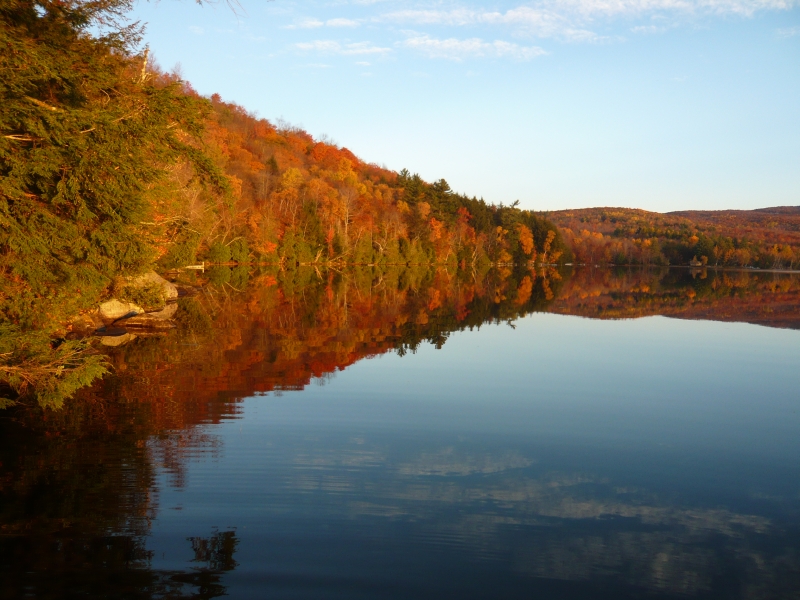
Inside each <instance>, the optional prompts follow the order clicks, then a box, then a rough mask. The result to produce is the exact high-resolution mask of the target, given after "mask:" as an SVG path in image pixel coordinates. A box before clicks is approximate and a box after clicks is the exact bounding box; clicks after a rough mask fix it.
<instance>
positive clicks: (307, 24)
mask: <svg viewBox="0 0 800 600" xmlns="http://www.w3.org/2000/svg"><path fill="white" fill-rule="evenodd" d="M359 25H360V23H359V22H358V21H355V20H353V19H344V18H337V19H328V20H327V21H321V20H320V19H315V18H310V17H309V18H305V19H301V20H300V21H297V22H296V23H293V24H291V25H286V26H285V27H284V29H318V28H320V27H358V26H359Z"/></svg>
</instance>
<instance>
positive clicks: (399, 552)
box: [0, 281, 800, 599]
mask: <svg viewBox="0 0 800 600" xmlns="http://www.w3.org/2000/svg"><path fill="white" fill-rule="evenodd" d="M519 285H523V284H522V283H520V284H519ZM563 285H565V286H568V285H569V281H567V283H565V284H563ZM637 285H638V284H637ZM792 285H796V282H794V283H793V284H792ZM512 287H517V286H512ZM584 287H586V286H584ZM448 289H449V288H448ZM564 290H565V288H563V287H562V288H561V291H560V294H561V295H560V296H559V295H558V294H556V297H555V298H554V299H552V302H553V303H552V304H550V305H549V306H550V309H551V310H554V309H555V308H557V307H559V306H562V305H563V301H564V293H565V291H564ZM426 293H427V292H426ZM543 293H545V292H543ZM337 294H338V292H337ZM427 294H428V295H426V296H425V297H424V298H423V300H424V301H425V302H427V305H426V306H427V307H430V306H431V303H432V301H431V300H430V298H431V297H432V292H431V293H427ZM535 295H536V293H535V291H534V293H533V296H535ZM328 296H330V293H329V294H328ZM489 296H490V297H491V294H490V295H489ZM284 297H285V291H284ZM337 297H338V296H337ZM587 297H589V298H591V296H590V295H589V296H587ZM739 297H741V296H739ZM692 298H694V296H692ZM511 299H512V300H513V298H511ZM334 300H335V298H334ZM784 300H785V298H784ZM559 302H562V304H559ZM389 304H391V303H389ZM456 304H457V302H456ZM784 304H785V302H784ZM442 305H443V306H446V305H447V303H446V302H444V303H443V304H442ZM241 306H245V305H244V304H242V305H241ZM381 306H382V307H383V308H380V310H384V309H385V306H384V305H381ZM387 306H388V305H387ZM273 308H274V307H273ZM473 309H474V311H473V312H475V311H477V309H475V308H474V306H473ZM546 309H547V308H546V307H545V310H546ZM242 310H243V309H241V307H240V310H239V312H240V313H241V312H242ZM275 310H277V309H275ZM375 310H378V308H375ZM436 310H437V308H436V307H434V308H433V309H430V310H429V311H428V313H426V314H429V315H430V316H426V317H425V318H426V319H431V318H432V317H433V316H435V314H437V313H436ZM587 310H588V309H587ZM234 312H236V311H234ZM323 312H324V311H323V310H322V309H321V308H320V306H317V307H316V308H314V312H313V314H315V315H316V319H317V320H318V321H321V320H324V317H323V316H322V315H323ZM522 312H523V313H524V312H525V311H522ZM558 312H564V311H563V310H559V311H558ZM575 312H579V311H575ZM662 312H663V311H662ZM393 314H394V313H393ZM411 314H412V315H413V314H416V315H417V317H416V318H417V323H418V324H419V321H420V320H421V317H420V316H419V313H415V312H412V313H411ZM239 318H240V319H241V318H245V319H246V315H245V317H241V315H240V317H239ZM393 318H401V317H397V315H395V316H394V317H393ZM727 320H730V319H727ZM259 323H260V324H259ZM251 325H252V328H254V329H264V330H267V331H269V330H270V329H269V326H268V324H265V323H263V322H258V323H257V322H256V321H253V322H252V324H251ZM312 326H313V320H312V322H311V323H309V327H312ZM336 327H339V328H340V329H341V328H342V327H344V325H342V324H341V323H340V324H339V325H338V326H334V329H336ZM348 327H354V325H348ZM357 333H358V335H360V336H362V338H365V339H366V338H375V337H376V336H378V337H379V333H380V332H379V331H378V329H377V328H376V329H368V328H366V327H362V328H361V329H358V332H357ZM219 336H220V337H219V338H218V339H222V338H221V334H219ZM240 337H241V334H240ZM334 337H335V336H334ZM180 339H182V340H184V341H183V342H180V343H183V344H187V343H189V342H186V341H185V340H186V339H189V338H180ZM226 339H227V338H226ZM247 339H249V338H246V339H244V340H240V344H239V346H235V345H234V346H233V347H232V348H229V347H227V346H226V347H224V348H221V349H220V352H222V353H225V352H227V353H228V355H229V357H231V353H233V356H232V357H231V362H234V363H241V362H242V360H245V359H243V358H242V356H241V355H239V354H236V352H237V351H240V350H241V347H246V349H247V348H250V349H249V350H247V352H246V353H245V354H247V356H250V355H252V353H253V352H254V350H252V347H251V346H248V342H247ZM309 339H310V334H309ZM309 339H306V340H305V342H306V348H307V346H308V344H309ZM220 343H221V344H222V342H220ZM223 345H224V344H223ZM390 346H391V344H390ZM153 348H156V349H155V350H152V352H154V353H155V354H154V356H151V357H150V358H149V359H148V360H149V361H150V362H148V363H147V364H149V365H151V367H150V368H151V369H152V370H153V373H149V372H144V371H137V372H135V373H130V371H131V370H136V368H135V364H133V363H131V362H130V356H131V355H130V354H129V355H128V359H129V362H128V363H126V364H127V365H128V367H127V371H126V372H128V375H127V376H129V377H130V378H131V379H129V380H126V379H125V378H124V377H123V376H122V375H120V380H119V381H118V383H117V384H116V385H117V386H122V385H124V384H125V383H124V382H125V381H135V382H138V385H140V386H142V387H140V388H136V389H137V390H144V389H148V386H149V387H150V388H152V387H156V388H157V389H156V395H157V396H159V397H160V398H162V397H165V395H169V394H177V392H176V391H175V390H172V391H170V390H169V389H167V387H168V386H167V387H164V386H163V384H161V383H159V381H158V380H156V374H155V373H156V371H157V370H158V368H159V366H158V365H159V362H158V360H159V357H158V352H159V351H158V349H157V348H158V346H153ZM237 348H238V349H239V350H237ZM281 348H282V350H281V351H282V352H284V354H291V353H292V352H295V353H298V352H300V350H298V349H296V348H294V349H292V348H291V347H290V346H288V345H287V344H284V345H283V346H282V347H281ZM798 350H800V330H796V329H789V328H773V327H765V326H761V325H753V324H748V323H741V322H720V321H707V320H685V319H673V318H667V317H664V316H646V317H642V318H638V319H625V320H598V319H589V318H586V317H584V316H570V315H567V314H553V313H552V312H533V313H530V314H523V315H522V316H519V315H518V318H515V319H505V318H503V319H497V318H495V319H494V320H491V321H489V322H486V323H485V324H484V325H483V326H481V327H480V328H477V327H476V328H473V329H471V330H470V329H466V330H461V331H458V330H455V331H454V332H453V333H452V334H451V335H449V337H448V339H447V341H446V344H444V345H442V347H441V348H438V349H437V348H436V347H435V345H434V344H427V343H423V344H421V345H419V346H418V347H417V348H416V351H415V352H405V353H404V355H403V356H401V355H399V354H397V353H382V351H370V352H367V353H366V358H365V359H364V360H359V361H357V362H356V361H355V360H351V361H350V362H352V363H354V364H350V365H349V366H347V368H344V369H343V370H342V369H334V370H332V371H331V370H327V371H326V372H325V373H322V374H321V376H319V377H312V381H311V384H310V385H308V386H302V385H297V384H291V385H286V386H280V385H279V386H273V387H272V388H269V389H266V390H265V388H264V387H263V386H262V387H261V388H259V387H258V386H255V387H254V386H252V385H251V386H250V388H251V389H250V392H249V394H241V393H239V392H236V391H235V390H239V389H240V388H241V387H242V385H241V383H240V382H241V377H240V376H234V375H230V374H227V373H228V371H225V372H224V373H223V374H222V375H219V374H218V373H217V374H215V377H217V379H215V380H214V381H218V380H219V377H222V379H223V380H224V381H227V382H228V383H227V390H226V389H219V390H215V391H214V393H213V394H212V395H211V396H209V397H213V398H217V399H219V398H224V399H225V401H224V402H223V401H222V400H213V401H211V400H208V401H206V400H203V402H202V403H201V404H200V405H198V406H193V408H192V411H193V412H194V413H197V412H198V411H199V412H202V414H203V415H205V416H204V417H203V418H201V419H196V420H195V421H193V422H191V423H188V424H187V423H186V422H181V419H179V418H175V419H173V420H172V421H171V420H170V418H169V414H168V413H170V411H178V410H179V408H176V406H178V403H174V404H170V403H169V402H165V403H162V404H158V405H155V404H153V403H146V402H144V401H142V400H141V399H137V398H136V397H135V394H134V395H133V396H131V397H128V400H127V401H126V402H124V403H122V405H123V406H122V407H120V406H119V404H120V403H119V402H117V403H116V405H115V406H116V408H115V409H114V411H113V414H106V413H109V411H110V409H109V408H108V407H107V406H106V405H105V404H103V405H102V410H101V409H98V411H99V412H102V413H103V414H105V416H104V417H102V418H105V419H106V421H104V423H106V424H108V423H111V424H110V425H108V426H106V425H103V426H102V427H101V426H99V425H98V423H99V422H100V421H102V418H101V417H98V416H97V415H94V416H93V417H92V418H91V419H87V417H86V416H85V414H86V412H87V411H88V412H91V410H92V409H91V408H83V409H82V411H83V412H81V415H83V416H80V415H78V416H75V415H73V416H65V417H60V418H61V419H62V420H61V421H59V423H58V426H57V427H55V426H53V427H51V428H49V429H47V430H46V431H39V430H37V429H36V428H35V427H33V426H32V425H29V424H27V425H21V424H20V421H14V423H13V424H12V425H8V426H7V428H6V431H7V436H6V444H5V446H6V448H5V450H4V454H3V461H4V468H6V470H5V471H4V472H5V473H6V477H5V479H4V480H3V484H2V485H3V487H2V488H0V489H2V491H3V496H2V498H3V505H2V512H1V513H0V517H2V521H1V522H2V523H4V524H3V525H2V528H3V529H2V531H3V534H4V535H3V537H2V542H0V544H2V545H0V551H2V552H3V557H2V559H0V563H1V564H2V569H3V575H4V578H5V583H4V584H0V585H2V586H3V589H4V590H5V593H6V595H7V596H8V597H14V596H19V597H22V596H25V595H29V596H32V597H33V596H36V597H59V595H60V594H62V593H63V591H64V590H70V593H71V594H72V595H73V596H74V597H137V598H138V597H203V598H209V597H215V596H218V595H222V594H227V595H229V596H230V597H232V598H271V597H275V598H445V597H453V598H489V597H491V598H687V597H688V598H753V599H761V598H797V597H800V412H798V408H800V394H799V393H798V390H800V352H798ZM139 351H140V352H141V350H139ZM129 352H132V351H131V350H129ZM248 353H249V354H248ZM312 354H313V353H312ZM265 356H269V353H268V352H265ZM315 356H316V355H315ZM248 360H249V359H248ZM265 360H267V361H268V362H269V361H270V360H271V361H272V364H278V363H280V360H281V357H280V356H278V355H275V354H273V355H272V356H271V358H268V359H265ZM308 360H311V359H308ZM308 360H306V362H308ZM320 360H321V359H320ZM199 362H202V361H199ZM251 362H252V363H253V364H257V361H255V360H251ZM193 364H194V363H193ZM258 364H260V363H258ZM117 366H118V367H119V363H118V364H117ZM185 368H187V369H188V368H190V366H187V367H185ZM191 368H198V369H202V368H204V367H202V366H200V367H198V366H197V365H196V364H194V366H191ZM312 370H313V369H312ZM251 371H252V369H251ZM273 375H274V374H273ZM280 375H281V376H283V377H285V378H286V380H287V381H289V380H291V381H294V379H292V377H294V376H293V375H292V373H291V372H290V369H288V367H287V368H286V369H283V370H281V371H280ZM148 377H151V378H152V380H148ZM261 377H262V379H263V376H261ZM142 379H145V380H146V381H141V380H142ZM108 385H111V384H108ZM130 385H131V386H133V385H134V383H130ZM158 386H161V387H158ZM225 387H226V386H225V385H223V386H222V388H225ZM245 387H246V386H245ZM281 388H283V389H281ZM293 388H294V389H293ZM297 388H304V389H297ZM110 393H111V392H109V388H106V389H105V390H104V391H101V392H98V394H100V396H103V395H105V396H103V397H107V396H108V395H109V394H110ZM142 393H144V392H142ZM195 396H198V397H199V396H202V390H198V391H196V392H195ZM85 402H86V403H87V406H90V407H91V406H92V399H91V397H89V398H88V399H87V400H85ZM97 402H100V401H97ZM215 402H216V404H215ZM98 406H99V404H98ZM143 406H146V408H143ZM162 413H163V414H162ZM165 414H166V415H167V416H165ZM190 420H191V419H190ZM155 421H158V422H160V423H163V425H161V426H160V427H159V428H158V429H157V430H154V431H150V430H148V429H147V427H145V426H144V425H141V424H142V423H145V422H147V423H152V422H155ZM184 421H185V419H184ZM88 422H91V423H92V425H91V427H90V426H89V425H87V424H86V423H88ZM76 423H79V424H76ZM180 423H182V424H180ZM148 426H149V425H148ZM142 427H144V429H142ZM137 428H138V429H137ZM137 431H138V432H139V433H138V434H137V433H135V432H137ZM142 432H144V433H142ZM126 436H127V437H126ZM128 438H130V439H128ZM120 440H122V441H120ZM126 440H127V441H126ZM12 463H13V464H17V465H19V464H22V465H27V472H28V473H29V474H30V473H31V472H34V475H29V477H30V480H25V481H23V479H25V478H24V477H22V475H21V474H20V473H21V471H15V470H14V469H12V468H8V465H9V464H12ZM37 469H38V471H37ZM64 595H69V594H64Z"/></svg>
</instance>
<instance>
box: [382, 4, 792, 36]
mask: <svg viewBox="0 0 800 600" xmlns="http://www.w3.org/2000/svg"><path fill="white" fill-rule="evenodd" d="M796 6H800V0H541V1H539V2H535V3H533V4H530V5H525V6H518V7H516V8H512V9H509V10H507V11H505V12H501V11H493V10H485V9H473V8H453V9H449V10H439V9H429V10H420V9H409V10H398V11H392V12H387V13H384V14H382V15H378V16H376V17H375V18H374V21H377V22H390V23H398V24H413V25H437V26H449V27H468V26H479V25H496V26H506V27H510V28H512V29H514V30H516V31H517V32H519V33H527V34H530V35H533V36H537V37H546V38H562V39H565V40H569V41H599V40H600V39H601V37H600V36H598V35H597V34H595V33H594V32H592V31H591V30H590V28H591V27H592V26H593V25H594V24H596V22H597V21H599V20H608V19H614V18H623V17H624V18H644V17H651V18H654V17H658V16H664V15H668V16H669V17H670V18H672V19H674V18H681V17H697V16H703V15H740V16H744V17H750V16H753V15H754V14H755V13H757V12H761V11H767V10H772V11H776V10H790V9H792V8H794V7H796ZM642 27H643V29H641V30H640V31H637V33H645V32H647V31H648V28H647V27H646V26H642Z"/></svg>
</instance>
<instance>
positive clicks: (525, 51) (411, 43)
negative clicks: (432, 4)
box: [400, 35, 547, 60]
mask: <svg viewBox="0 0 800 600" xmlns="http://www.w3.org/2000/svg"><path fill="white" fill-rule="evenodd" d="M400 45H401V46H403V47H405V48H411V49H412V50H417V51H419V52H422V53H423V54H426V55H427V56H429V57H431V58H447V59H450V60H463V59H465V58H480V57H495V58H512V59H515V60H530V59H532V58H535V57H537V56H541V55H543V54H547V52H545V51H544V50H543V49H542V48H539V47H538V46H519V45H517V44H513V43H511V42H504V41H501V40H496V41H494V42H485V41H483V40H481V39H480V38H470V39H463V40H459V39H456V38H449V39H445V40H440V39H436V38H432V37H429V36H427V35H419V36H415V37H411V38H409V39H407V40H405V41H403V42H401V43H400Z"/></svg>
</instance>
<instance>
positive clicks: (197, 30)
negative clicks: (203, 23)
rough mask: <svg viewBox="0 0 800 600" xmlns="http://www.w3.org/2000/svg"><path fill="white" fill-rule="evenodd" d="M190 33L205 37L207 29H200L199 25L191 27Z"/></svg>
mask: <svg viewBox="0 0 800 600" xmlns="http://www.w3.org/2000/svg"><path fill="white" fill-rule="evenodd" d="M189 31H191V32H192V33H193V34H195V35H203V34H204V33H205V32H206V30H205V29H203V28H202V27H198V26H197V25H189Z"/></svg>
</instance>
